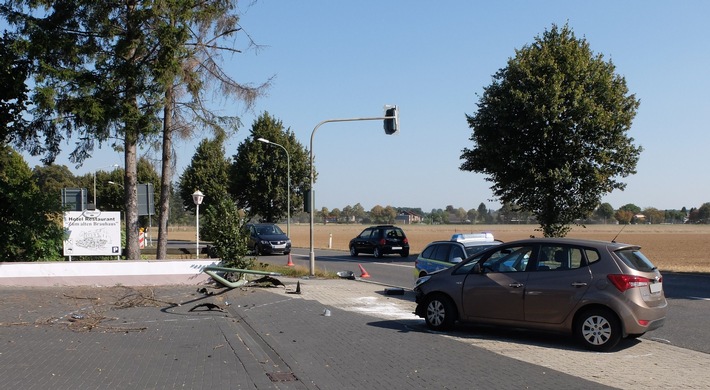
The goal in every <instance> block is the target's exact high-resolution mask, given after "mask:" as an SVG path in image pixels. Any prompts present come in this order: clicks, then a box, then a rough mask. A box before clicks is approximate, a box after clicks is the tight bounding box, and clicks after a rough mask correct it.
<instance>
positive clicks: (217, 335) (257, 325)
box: [0, 278, 710, 389]
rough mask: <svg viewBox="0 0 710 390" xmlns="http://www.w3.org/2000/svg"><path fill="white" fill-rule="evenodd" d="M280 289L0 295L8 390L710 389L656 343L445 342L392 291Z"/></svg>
mask: <svg viewBox="0 0 710 390" xmlns="http://www.w3.org/2000/svg"><path fill="white" fill-rule="evenodd" d="M279 280H281V281H282V282H284V283H285V284H286V287H283V286H282V287H277V288H260V287H248V288H238V289H233V290H225V289H211V288H207V290H206V291H207V294H210V293H211V294H212V295H206V294H204V293H200V292H197V291H195V290H196V288H195V287H194V286H164V287H151V288H148V287H144V288H127V287H102V288H91V287H78V288H77V287H72V288H67V287H53V288H39V287H33V288H19V287H15V288H0V294H2V296H3V304H2V305H1V306H0V378H1V379H0V381H1V382H0V383H2V388H4V389H33V388H36V389H40V388H41V389H47V388H51V389H109V388H110V389H129V388H130V389H174V388H192V389H198V388H210V389H383V388H388V389H405V388H408V389H411V388H414V389H425V388H435V389H471V388H503V389H505V388H510V389H513V388H515V389H519V388H521V387H522V388H532V389H543V388H545V389H547V388H562V387H565V388H576V389H598V388H605V387H607V386H608V387H614V388H637V387H638V388H707V383H710V374H708V373H707V369H706V367H707V366H708V364H709V363H710V356H709V355H706V354H702V353H699V352H694V351H690V350H685V349H679V348H675V347H672V346H668V345H664V344H661V343H657V342H653V341H648V340H638V341H635V342H631V343H627V344H625V345H624V346H623V348H622V349H621V350H619V351H617V352H613V353H606V354H601V353H591V352H586V351H582V350H579V349H578V347H577V346H576V345H575V344H574V342H573V341H571V340H570V339H568V338H564V337H558V336H549V335H535V334H533V335H531V334H529V333H528V332H520V331H518V332H512V331H511V332H507V331H506V332H504V331H498V330H495V329H485V328H482V329H479V328H470V327H459V328H457V330H456V331H454V332H452V333H450V334H447V335H441V334H435V333H431V332H429V331H427V330H426V329H425V327H424V324H423V320H421V319H419V318H416V317H415V316H413V315H412V314H411V312H412V311H413V309H414V303H413V296H412V295H411V294H412V293H411V292H407V293H405V294H404V295H386V294H385V287H384V286H380V285H376V284H371V283H364V282H361V281H351V280H319V279H311V280H303V279H301V280H297V279H289V278H279ZM297 285H299V286H300V292H301V294H295V290H296V286H297ZM204 304H208V305H204ZM211 305H214V306H211ZM209 309H212V310H209ZM221 310H223V311H221ZM326 311H327V313H326ZM325 314H329V315H325Z"/></svg>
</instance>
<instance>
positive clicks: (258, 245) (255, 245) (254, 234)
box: [246, 223, 291, 255]
mask: <svg viewBox="0 0 710 390" xmlns="http://www.w3.org/2000/svg"><path fill="white" fill-rule="evenodd" d="M246 228H247V230H248V231H249V248H251V249H252V251H253V252H254V254H255V255H268V254H272V253H283V254H284V255H287V254H289V253H291V239H289V238H288V236H287V235H286V233H284V231H283V230H281V228H280V227H279V226H278V225H276V224H273V223H253V224H252V223H250V224H247V225H246Z"/></svg>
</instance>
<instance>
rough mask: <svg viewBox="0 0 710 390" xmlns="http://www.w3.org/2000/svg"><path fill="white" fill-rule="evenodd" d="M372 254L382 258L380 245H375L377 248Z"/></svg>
mask: <svg viewBox="0 0 710 390" xmlns="http://www.w3.org/2000/svg"><path fill="white" fill-rule="evenodd" d="M372 254H373V255H374V256H375V257H377V258H380V257H382V250H380V248H378V247H375V249H373V250H372Z"/></svg>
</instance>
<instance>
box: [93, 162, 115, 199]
mask: <svg viewBox="0 0 710 390" xmlns="http://www.w3.org/2000/svg"><path fill="white" fill-rule="evenodd" d="M110 167H113V168H118V164H113V165H107V166H105V167H101V168H96V169H95V170H94V209H98V207H96V171H98V170H99V169H102V168H110Z"/></svg>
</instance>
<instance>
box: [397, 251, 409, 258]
mask: <svg viewBox="0 0 710 390" xmlns="http://www.w3.org/2000/svg"><path fill="white" fill-rule="evenodd" d="M399 255H400V256H402V257H409V251H402V252H400V253H399Z"/></svg>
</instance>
